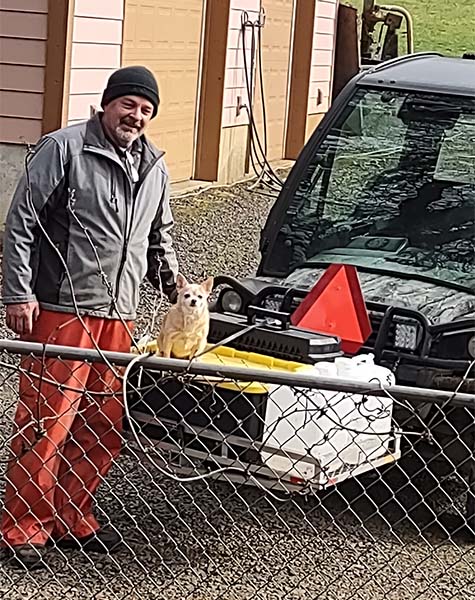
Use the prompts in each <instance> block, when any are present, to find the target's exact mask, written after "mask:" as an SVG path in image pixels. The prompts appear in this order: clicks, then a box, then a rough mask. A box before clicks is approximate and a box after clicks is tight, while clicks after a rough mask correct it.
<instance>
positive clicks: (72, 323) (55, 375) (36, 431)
mask: <svg viewBox="0 0 475 600" xmlns="http://www.w3.org/2000/svg"><path fill="white" fill-rule="evenodd" d="M83 320H84V322H85V325H86V327H87V329H88V330H89V333H90V334H92V336H93V338H94V340H95V341H96V343H97V345H98V346H99V348H101V349H102V350H111V351H117V352H128V351H129V349H130V346H131V338H130V333H129V332H128V331H127V330H126V328H125V327H124V325H123V324H122V323H121V322H120V321H118V320H108V319H101V318H97V317H88V316H84V317H83ZM127 326H128V327H129V329H130V330H132V326H133V325H132V323H131V322H129V323H127ZM90 334H88V332H87V331H86V330H85V328H84V327H83V325H82V324H81V322H80V321H79V319H78V318H77V317H75V316H74V315H71V314H70V313H69V314H66V313H59V312H52V311H45V310H43V311H41V313H40V316H39V318H38V320H37V321H36V322H35V325H34V330H33V333H32V334H31V335H30V336H28V338H27V339H28V341H33V342H40V343H51V344H58V345H65V346H76V347H80V348H94V344H93V342H92V340H91V335H90ZM22 369H23V370H24V371H22V374H21V375H20V390H19V396H20V399H19V403H18V406H17V410H16V415H15V427H14V432H13V437H12V442H11V460H10V462H9V465H8V469H7V473H6V483H7V485H6V492H5V501H4V506H3V511H2V520H1V533H2V538H3V544H4V545H5V544H6V545H11V546H16V545H21V544H26V543H29V544H39V545H43V544H45V543H46V542H47V541H48V538H60V537H63V536H65V535H68V534H69V535H73V536H75V537H84V536H88V535H90V534H92V533H93V532H94V531H96V530H97V529H98V528H99V524H98V522H97V521H96V519H95V517H94V516H93V513H92V502H93V499H94V494H95V492H96V490H97V487H98V485H99V483H100V482H101V480H102V479H103V478H104V476H105V475H106V473H107V472H108V471H109V469H110V468H111V466H112V462H113V460H114V459H115V458H116V457H117V456H118V454H119V452H120V449H121V442H122V436H121V432H122V417H123V402H122V398H121V387H122V382H121V379H120V377H117V375H116V374H115V373H114V372H113V371H112V370H111V369H110V368H109V367H108V366H107V365H104V364H100V363H97V364H90V363H85V362H81V361H71V360H68V361H65V360H61V359H60V358H59V359H58V358H46V359H42V358H41V357H32V356H29V357H25V358H24V359H23V360H22ZM117 372H118V369H116V373H117ZM58 386H59V387H58ZM86 390H87V391H86ZM88 392H90V393H88Z"/></svg>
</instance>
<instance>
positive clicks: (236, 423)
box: [127, 369, 268, 440]
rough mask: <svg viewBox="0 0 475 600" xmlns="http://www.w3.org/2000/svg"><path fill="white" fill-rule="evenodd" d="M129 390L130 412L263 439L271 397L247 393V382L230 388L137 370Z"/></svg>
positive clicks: (130, 378)
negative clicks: (268, 398)
mask: <svg viewBox="0 0 475 600" xmlns="http://www.w3.org/2000/svg"><path fill="white" fill-rule="evenodd" d="M139 372H140V373H141V374H140V376H139ZM233 387H234V386H233ZM240 388H242V389H240ZM128 389H129V390H130V392H129V394H128V398H127V400H128V406H129V410H130V411H138V412H141V413H144V414H146V415H150V416H153V417H155V418H156V419H157V420H160V419H164V420H167V421H171V422H174V423H177V424H186V425H188V426H190V427H199V428H206V429H211V430H215V431H218V432H221V433H223V434H232V435H235V436H238V437H244V438H246V439H251V440H262V435H263V429H264V418H265V412H266V407H267V397H268V394H267V393H265V392H264V391H263V393H260V394H257V393H248V392H246V384H245V383H242V384H240V385H239V386H235V388H234V389H230V388H224V387H222V386H220V385H212V384H210V383H207V382H205V381H197V379H196V378H193V379H187V378H180V379H179V378H177V377H175V376H173V377H171V376H163V373H161V372H156V371H145V370H141V371H139V370H138V369H137V370H135V371H133V372H132V373H131V374H130V377H129V381H128Z"/></svg>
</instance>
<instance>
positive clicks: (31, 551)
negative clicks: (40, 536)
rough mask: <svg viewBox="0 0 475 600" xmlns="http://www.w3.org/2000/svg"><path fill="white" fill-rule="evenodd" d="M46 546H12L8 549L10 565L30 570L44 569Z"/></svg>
mask: <svg viewBox="0 0 475 600" xmlns="http://www.w3.org/2000/svg"><path fill="white" fill-rule="evenodd" d="M45 552H46V548H45V546H39V545H35V544H22V545H21V546H11V547H9V548H7V549H6V555H7V560H8V562H9V563H11V564H13V565H15V566H17V567H23V568H24V569H28V570H29V571H32V570H35V569H44V568H45V567H46V563H45V562H44V554H45Z"/></svg>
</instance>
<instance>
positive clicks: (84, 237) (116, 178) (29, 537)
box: [1, 66, 178, 568]
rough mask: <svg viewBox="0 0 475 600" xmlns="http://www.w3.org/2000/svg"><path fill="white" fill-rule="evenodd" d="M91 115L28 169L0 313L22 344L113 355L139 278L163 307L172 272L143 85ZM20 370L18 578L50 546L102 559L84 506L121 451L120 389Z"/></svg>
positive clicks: (111, 534) (15, 458)
mask: <svg viewBox="0 0 475 600" xmlns="http://www.w3.org/2000/svg"><path fill="white" fill-rule="evenodd" d="M101 105H102V108H103V112H101V113H98V114H97V115H95V116H94V117H92V118H91V119H90V120H89V121H87V122H86V123H80V124H77V125H72V126H70V127H66V128H64V129H60V130H58V131H55V132H53V133H50V134H48V135H45V136H44V137H43V138H42V139H41V140H40V142H39V144H38V145H37V147H36V149H35V151H34V154H33V156H32V157H31V159H30V160H29V161H27V163H26V166H25V171H26V172H25V174H24V176H23V178H22V179H21V181H20V183H19V184H18V187H17V189H16V191H15V194H14V197H13V200H12V203H11V207H10V210H9V213H8V216H7V221H6V231H5V239H4V258H3V302H4V304H5V305H6V320H7V325H8V327H10V328H11V329H12V330H13V331H14V332H15V333H17V334H19V335H20V337H21V339H23V340H29V341H34V342H40V343H54V344H58V345H69V346H78V347H84V348H96V349H97V348H100V349H101V350H111V351H119V352H121V351H122V352H123V351H129V349H130V346H131V339H132V333H131V332H132V328H133V320H134V318H135V311H136V307H137V304H138V298H139V286H140V283H141V281H142V280H143V278H144V277H145V275H147V277H148V279H149V280H150V281H151V283H152V284H153V285H154V286H155V287H157V288H158V289H160V290H162V291H163V292H164V293H166V294H167V295H168V296H169V297H172V296H173V295H174V294H175V293H176V292H175V278H176V274H177V270H178V269H177V261H176V256H175V253H174V250H173V247H172V241H171V237H170V229H171V227H172V224H173V220H172V214H171V211H170V206H169V184H168V174H167V170H166V167H165V164H164V162H163V159H162V156H163V153H162V152H159V151H158V150H157V149H156V148H155V147H154V146H153V145H152V144H151V143H150V142H149V141H148V140H147V139H146V138H145V136H144V135H143V133H144V130H145V128H146V126H147V125H148V123H149V122H150V120H151V119H152V118H153V117H155V115H156V114H157V109H158V105H159V95H158V87H157V82H156V80H155V78H154V76H153V74H152V73H151V72H150V71H149V70H148V69H146V68H144V67H140V66H134V67H126V68H123V69H119V70H118V71H116V72H115V73H113V74H112V75H111V77H110V78H109V81H108V83H107V87H106V89H105V91H104V93H103V97H102V103H101ZM22 367H23V371H22V375H21V377H20V401H19V404H18V407H17V412H16V416H15V431H14V435H13V438H12V445H11V446H12V447H11V450H12V459H11V461H10V464H9V467H8V471H7V477H6V479H7V488H6V493H5V502H4V507H3V515H2V521H1V532H2V538H3V539H2V541H3V545H4V546H6V548H7V552H8V554H9V555H10V557H13V559H14V560H15V561H16V562H17V563H20V564H21V565H22V566H24V567H27V568H32V567H37V566H41V565H42V564H43V561H42V557H43V554H44V551H45V547H46V545H47V544H48V543H50V542H51V541H53V542H54V543H55V544H57V545H58V546H62V547H74V548H83V549H84V550H86V551H87V550H89V551H99V552H110V551H112V550H113V549H114V548H117V546H118V543H119V542H120V536H119V535H118V533H117V532H116V531H114V530H113V529H108V528H101V527H100V525H99V523H98V522H97V520H96V518H95V517H94V515H93V512H92V502H93V498H94V494H95V492H96V489H97V487H98V485H99V483H100V481H101V480H102V479H103V478H104V476H105V475H106V473H107V472H108V471H109V469H110V467H111V464H112V462H113V460H114V458H116V457H117V455H118V454H119V451H120V447H121V423H122V416H123V406H122V403H121V401H120V393H118V392H119V390H120V387H121V382H120V378H119V377H118V376H117V375H118V374H117V372H115V371H114V370H113V369H112V368H111V365H106V364H99V363H98V364H96V365H94V366H92V365H90V364H86V363H82V362H72V361H61V360H60V359H46V360H42V359H41V358H34V357H29V358H26V359H24V360H23V361H22ZM55 382H57V383H59V384H62V385H61V386H60V387H58V385H57V384H56V385H54V383H55Z"/></svg>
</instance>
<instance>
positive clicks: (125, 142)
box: [114, 123, 142, 147]
mask: <svg viewBox="0 0 475 600" xmlns="http://www.w3.org/2000/svg"><path fill="white" fill-rule="evenodd" d="M123 125H126V126H128V127H130V126H129V125H127V123H121V124H120V125H118V126H117V127H116V128H115V131H114V133H115V136H116V139H117V142H118V143H119V145H120V146H123V147H126V146H129V145H130V144H132V142H134V141H135V140H136V139H137V138H138V137H140V135H141V133H142V132H141V130H140V129H137V128H136V129H134V130H126V129H123Z"/></svg>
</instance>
